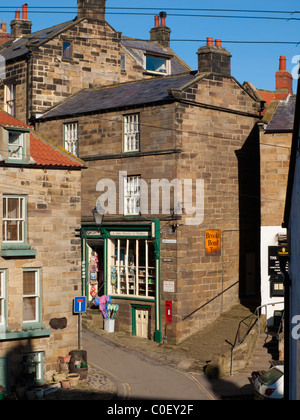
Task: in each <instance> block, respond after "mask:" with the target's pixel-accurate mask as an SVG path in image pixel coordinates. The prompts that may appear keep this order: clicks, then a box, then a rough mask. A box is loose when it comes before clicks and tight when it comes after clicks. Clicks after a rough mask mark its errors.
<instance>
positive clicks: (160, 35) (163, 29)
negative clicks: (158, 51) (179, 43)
mask: <svg viewBox="0 0 300 420" xmlns="http://www.w3.org/2000/svg"><path fill="white" fill-rule="evenodd" d="M166 17H167V13H166V12H160V14H159V16H155V18H154V28H152V29H151V31H150V40H151V41H153V42H158V43H159V44H160V45H161V46H162V47H164V48H168V47H169V46H170V37H171V32H172V31H171V29H170V28H168V27H167V26H166ZM159 18H160V24H159Z"/></svg>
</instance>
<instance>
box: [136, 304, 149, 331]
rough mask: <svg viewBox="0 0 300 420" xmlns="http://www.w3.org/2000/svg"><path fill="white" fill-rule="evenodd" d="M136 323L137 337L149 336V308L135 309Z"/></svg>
mask: <svg viewBox="0 0 300 420" xmlns="http://www.w3.org/2000/svg"><path fill="white" fill-rule="evenodd" d="M135 325H136V335H137V337H142V338H148V329H149V310H148V309H146V310H144V309H137V310H136V311H135Z"/></svg>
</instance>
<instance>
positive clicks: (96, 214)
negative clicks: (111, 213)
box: [92, 207, 104, 231]
mask: <svg viewBox="0 0 300 420" xmlns="http://www.w3.org/2000/svg"><path fill="white" fill-rule="evenodd" d="M92 213H93V216H94V221H95V224H96V225H97V228H98V230H99V231H100V227H101V225H102V223H103V217H104V214H103V213H99V212H98V210H97V207H95V208H94V209H93V210H92Z"/></svg>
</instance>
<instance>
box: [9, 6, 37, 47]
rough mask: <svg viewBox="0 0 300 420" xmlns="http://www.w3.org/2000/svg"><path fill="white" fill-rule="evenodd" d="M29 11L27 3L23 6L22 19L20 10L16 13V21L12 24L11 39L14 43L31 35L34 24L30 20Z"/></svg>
mask: <svg viewBox="0 0 300 420" xmlns="http://www.w3.org/2000/svg"><path fill="white" fill-rule="evenodd" d="M27 10H28V4H27V3H25V4H23V6H22V19H21V13H20V10H19V9H17V10H16V13H15V19H14V20H13V21H11V23H10V26H11V37H12V40H13V41H14V40H15V39H17V38H20V37H21V36H23V35H28V34H31V26H32V23H31V21H30V20H28V16H27Z"/></svg>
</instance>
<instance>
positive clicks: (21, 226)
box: [2, 195, 26, 244]
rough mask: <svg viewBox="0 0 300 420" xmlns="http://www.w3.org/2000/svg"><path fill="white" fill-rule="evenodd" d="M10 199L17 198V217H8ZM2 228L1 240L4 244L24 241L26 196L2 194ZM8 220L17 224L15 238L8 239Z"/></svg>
mask: <svg viewBox="0 0 300 420" xmlns="http://www.w3.org/2000/svg"><path fill="white" fill-rule="evenodd" d="M10 199H15V200H18V202H19V205H18V209H17V212H18V214H17V217H8V201H9V200H10ZM2 205H3V211H2V214H3V221H2V223H3V230H2V242H3V243H4V244H10V243H17V244H23V243H25V242H26V197H25V196H17V195H3V200H2ZM10 222H15V223H16V225H17V239H16V240H15V239H14V240H10V239H8V232H9V229H8V225H9V223H10ZM20 232H21V235H20Z"/></svg>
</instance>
